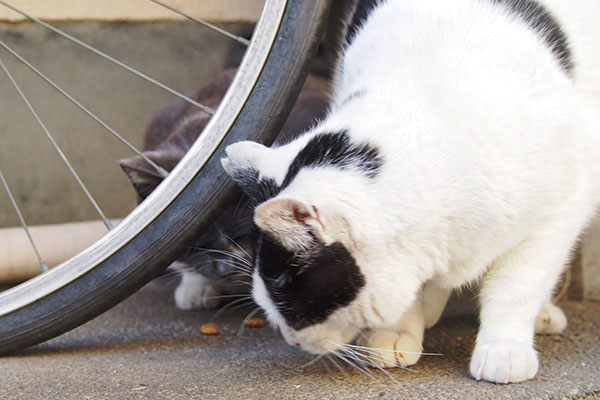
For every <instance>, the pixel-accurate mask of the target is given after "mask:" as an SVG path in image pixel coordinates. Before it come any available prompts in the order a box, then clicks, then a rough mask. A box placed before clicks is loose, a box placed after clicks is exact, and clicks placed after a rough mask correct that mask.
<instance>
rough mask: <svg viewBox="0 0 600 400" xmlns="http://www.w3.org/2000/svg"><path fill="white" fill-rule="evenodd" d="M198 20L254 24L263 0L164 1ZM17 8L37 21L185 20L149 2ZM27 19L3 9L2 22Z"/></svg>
mask: <svg viewBox="0 0 600 400" xmlns="http://www.w3.org/2000/svg"><path fill="white" fill-rule="evenodd" d="M163 2H164V3H167V4H169V5H171V6H173V7H175V8H178V9H180V10H182V11H184V12H186V13H189V14H191V15H193V16H195V17H197V18H201V19H206V20H209V21H213V22H254V21H256V19H257V17H258V15H259V14H260V10H261V8H262V0H163ZM10 3H11V4H12V5H13V6H15V7H16V8H19V9H21V10H23V11H26V12H27V13H29V14H32V15H34V16H36V17H37V18H40V19H44V20H54V21H56V20H58V21H82V20H84V21H149V20H152V21H156V20H179V19H181V17H180V16H179V15H177V14H176V13H173V12H172V11H169V10H167V9H166V8H164V7H162V6H160V5H157V4H155V3H152V2H151V1H149V0H126V1H124V0H102V1H98V0H52V1H40V0H12V1H11V2H10ZM23 20H24V17H23V16H22V15H21V14H18V13H16V12H14V11H12V10H10V9H8V8H6V7H2V6H0V21H13V22H17V21H23Z"/></svg>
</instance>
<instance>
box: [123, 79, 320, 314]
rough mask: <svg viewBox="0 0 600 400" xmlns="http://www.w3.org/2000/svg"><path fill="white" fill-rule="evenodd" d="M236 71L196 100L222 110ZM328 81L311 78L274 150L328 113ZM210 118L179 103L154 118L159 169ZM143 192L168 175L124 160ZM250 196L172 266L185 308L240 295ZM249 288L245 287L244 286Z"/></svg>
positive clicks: (170, 163) (147, 146)
mask: <svg viewBox="0 0 600 400" xmlns="http://www.w3.org/2000/svg"><path fill="white" fill-rule="evenodd" d="M234 75H235V69H228V70H226V71H224V72H222V73H220V74H219V75H217V76H216V77H214V78H213V79H212V80H211V81H210V82H209V83H207V84H206V85H205V86H203V87H202V88H200V89H199V90H198V91H197V92H196V93H195V94H194V95H193V96H192V98H193V99H194V100H196V101H198V102H200V103H202V104H204V105H207V106H209V107H211V108H213V109H216V108H217V107H218V105H219V103H220V102H221V99H222V98H223V96H224V95H225V92H226V90H227V88H228V87H229V84H230V83H231V81H232V79H233V76H234ZM328 89H329V84H328V82H327V81H326V80H325V79H323V78H321V77H319V76H317V75H316V74H311V75H309V77H308V79H307V81H306V83H305V85H304V87H303V89H302V92H301V93H300V96H299V98H298V100H297V102H296V104H295V105H294V108H293V109H292V112H291V114H290V116H289V118H288V119H287V121H286V122H285V124H284V126H283V128H282V130H281V132H280V134H279V136H278V137H277V139H276V141H275V143H274V146H278V145H281V144H284V143H287V142H289V141H290V140H292V139H294V138H295V137H297V136H298V135H299V134H301V133H303V132H304V131H306V130H307V129H309V128H310V127H311V125H312V124H313V121H315V120H316V119H319V118H321V117H323V116H324V115H325V112H326V111H327V108H328ZM209 119H210V117H208V116H207V115H206V114H205V113H204V112H202V111H200V110H198V109H197V108H195V107H193V106H191V105H189V104H187V103H185V102H184V101H182V100H176V101H174V102H172V103H170V104H168V105H167V106H165V107H164V108H162V109H161V110H159V111H158V112H157V113H156V115H155V116H154V118H153V120H152V122H151V123H150V126H149V127H148V129H147V131H146V135H145V138H144V154H145V155H146V156H147V157H148V158H150V159H151V160H152V161H154V162H155V163H156V164H158V165H159V166H161V167H163V168H165V169H166V170H167V171H171V170H172V169H173V168H174V167H175V166H176V165H177V163H178V162H179V160H181V158H182V157H183V156H184V155H185V154H186V152H187V151H188V149H189V148H190V147H191V146H192V144H193V143H194V142H195V140H196V138H197V137H198V136H199V135H200V134H201V132H202V130H203V129H204V127H205V126H206V124H207V123H208V121H209ZM120 164H121V167H122V168H123V170H124V171H125V173H127V175H128V176H129V178H130V179H131V182H132V183H133V186H134V188H135V190H136V192H137V196H138V201H142V200H143V199H144V198H146V196H148V195H149V194H150V193H151V192H152V191H153V190H154V188H156V186H158V184H159V183H160V182H161V181H162V177H161V176H160V174H158V173H157V172H156V171H155V170H154V168H153V167H152V166H150V165H149V164H148V163H147V162H146V161H144V159H143V158H142V157H139V156H136V157H132V158H128V159H124V160H121V162H120ZM247 200H248V199H247V198H246V197H245V196H240V197H239V198H237V199H236V200H235V201H233V202H232V203H231V204H229V205H228V206H227V208H226V209H225V211H224V212H223V213H222V214H221V215H220V216H219V217H218V218H217V220H216V221H215V222H214V223H213V225H212V226H211V227H210V229H208V230H207V231H206V232H204V233H203V234H202V235H200V236H199V237H198V238H197V240H196V241H195V243H194V245H193V246H191V247H190V248H188V250H187V251H185V252H184V254H182V255H181V257H180V258H179V259H178V260H177V261H176V262H175V263H173V264H172V266H171V267H172V268H173V269H174V270H175V271H177V272H179V273H180V274H181V282H180V284H179V285H178V287H177V289H176V290H175V303H176V304H177V307H179V308H180V309H191V308H211V307H216V306H217V305H218V304H219V298H218V296H220V295H221V294H222V293H223V292H232V291H239V289H240V287H239V286H240V285H239V284H236V283H235V282H239V280H240V278H239V277H240V271H243V270H244V268H246V269H247V266H248V265H249V261H250V260H251V259H252V254H251V252H252V250H251V246H250V236H251V233H252V230H253V223H252V219H251V217H252V210H251V209H250V207H249V206H247ZM242 287H245V285H242Z"/></svg>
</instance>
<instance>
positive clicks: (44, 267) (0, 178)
mask: <svg viewBox="0 0 600 400" xmlns="http://www.w3.org/2000/svg"><path fill="white" fill-rule="evenodd" d="M0 62H1V61H0ZM0 181H2V186H4V190H6V194H8V198H9V200H10V203H11V204H12V207H13V209H14V210H15V212H16V213H17V216H18V217H19V221H20V222H21V226H22V227H23V229H24V230H25V234H26V235H27V238H28V239H29V243H31V247H32V248H33V252H34V253H35V255H36V257H37V259H38V261H39V263H40V268H41V269H42V272H46V271H48V265H46V263H45V262H44V260H43V259H42V255H41V254H40V251H39V250H38V248H37V246H36V245H35V242H34V241H33V237H32V236H31V232H29V227H28V226H27V224H26V223H25V218H23V214H22V213H21V210H20V209H19V206H18V205H17V202H16V200H15V198H14V196H13V194H12V192H11V191H10V188H9V187H8V183H7V182H6V179H4V174H3V173H2V169H1V168H0Z"/></svg>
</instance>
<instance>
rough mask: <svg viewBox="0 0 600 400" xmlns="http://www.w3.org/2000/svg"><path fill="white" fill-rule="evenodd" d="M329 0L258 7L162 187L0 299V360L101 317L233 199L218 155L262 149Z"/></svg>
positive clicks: (281, 115) (287, 103)
mask: <svg viewBox="0 0 600 400" xmlns="http://www.w3.org/2000/svg"><path fill="white" fill-rule="evenodd" d="M328 6H329V0H302V1H300V0H294V1H287V0H267V1H266V2H265V5H264V8H263V12H262V15H261V18H260V20H259V22H258V24H257V26H256V28H255V31H254V34H253V38H252V42H251V43H250V46H249V48H248V50H247V52H246V55H245V56H244V59H243V61H242V64H241V65H240V67H239V70H238V73H237V75H236V77H235V79H234V81H233V83H232V85H231V87H230V88H229V90H228V92H227V94H226V96H225V98H224V100H223V102H222V103H221V105H220V107H219V109H218V110H217V111H216V113H215V114H214V116H213V117H212V119H211V121H210V123H209V124H208V126H207V127H206V129H205V131H204V132H203V133H202V135H200V138H199V139H198V141H197V142H196V143H195V144H194V146H193V147H192V148H191V150H190V151H189V152H188V154H187V155H186V156H185V157H184V158H183V159H182V160H181V162H180V163H179V164H178V166H177V167H176V168H175V169H174V170H173V171H172V172H171V174H170V175H169V176H168V177H167V178H166V179H165V180H164V182H163V183H162V184H161V185H160V186H159V187H158V188H157V189H156V190H155V191H154V192H153V193H152V194H151V195H150V196H149V197H148V198H147V199H146V200H145V201H144V202H142V203H141V204H140V205H139V206H138V207H137V208H136V209H135V210H134V211H133V212H132V213H131V214H130V215H128V216H127V217H126V218H125V219H124V220H123V221H122V222H121V223H120V224H119V225H118V226H117V227H115V228H114V229H113V230H111V231H110V232H109V233H107V234H106V235H105V236H104V237H103V238H102V239H100V240H99V241H98V242H96V243H94V244H93V245H92V246H90V247H89V248H87V249H86V250H84V251H83V252H81V253H79V254H78V255H76V256H75V257H73V258H71V259H70V260H68V261H66V262H64V263H62V264H61V265H59V266H57V267H55V268H52V269H51V270H49V271H47V272H45V273H43V274H42V275H39V276H37V277H36V278H33V279H31V280H29V281H27V282H25V283H23V284H21V285H19V286H17V287H14V288H12V289H9V290H7V291H5V292H2V293H0V353H6V352H9V351H14V350H16V349H20V348H23V347H26V346H30V345H33V344H36V343H40V342H42V341H45V340H47V339H50V338H52V337H55V336H57V335H59V334H61V333H64V332H66V331H68V330H70V329H73V328H75V327H77V326H79V325H81V324H82V323H84V322H86V321H88V320H90V319H92V318H94V317H95V316H97V315H99V314H100V313H102V312H104V311H106V310H108V309H109V308H111V307H112V306H114V305H115V304H117V303H118V302H120V301H121V300H123V299H125V298H126V297H127V296H129V295H130V294H132V293H134V292H135V291H136V290H137V289H139V288H140V287H142V286H143V285H144V284H146V283H147V282H148V281H150V280H151V279H152V278H154V277H156V276H157V275H158V274H159V273H160V272H161V271H162V270H163V269H164V268H165V267H166V266H167V265H169V264H170V263H171V262H172V261H173V260H174V259H175V258H176V257H177V256H178V255H179V252H180V250H181V249H182V248H184V247H185V246H187V245H188V244H189V243H190V241H191V240H193V238H194V237H195V236H196V235H197V234H198V233H199V232H201V231H202V230H203V229H205V228H206V227H207V226H208V225H209V224H210V223H211V221H212V220H213V219H214V218H215V217H216V216H217V215H218V214H219V212H220V211H221V209H222V206H223V205H225V204H226V201H227V200H228V199H230V198H231V196H232V195H233V194H234V192H235V190H236V189H235V186H234V184H233V183H232V182H231V181H230V180H229V179H228V177H227V176H226V175H225V174H224V172H223V171H222V168H221V166H220V162H219V160H220V158H221V157H222V155H223V152H224V148H225V147H226V146H227V145H229V144H231V143H233V142H236V141H239V140H256V141H262V142H264V143H270V142H272V141H273V139H274V137H275V136H276V134H277V132H278V129H279V128H280V127H281V125H282V124H283V122H284V121H285V118H286V117H287V114H288V113H289V111H290V109H291V106H292V104H293V100H294V99H295V97H296V95H297V94H298V92H299V90H300V88H301V86H302V82H303V80H304V78H305V76H306V74H307V71H308V64H309V61H310V58H311V56H312V55H313V54H314V52H315V51H316V47H317V44H318V41H319V38H320V36H321V31H322V29H323V27H324V25H325V22H326V14H327V11H328Z"/></svg>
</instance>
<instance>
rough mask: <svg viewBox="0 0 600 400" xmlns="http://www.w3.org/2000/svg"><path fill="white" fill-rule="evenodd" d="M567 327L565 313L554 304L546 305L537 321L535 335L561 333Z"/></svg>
mask: <svg viewBox="0 0 600 400" xmlns="http://www.w3.org/2000/svg"><path fill="white" fill-rule="evenodd" d="M566 327H567V317H565V313H563V311H562V310H561V309H560V308H558V307H557V306H555V305H554V304H552V303H545V304H544V306H543V307H542V310H541V311H540V313H539V314H538V316H537V318H536V319H535V333H542V334H555V333H561V332H562V331H563V330H564V329H565V328H566Z"/></svg>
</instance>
